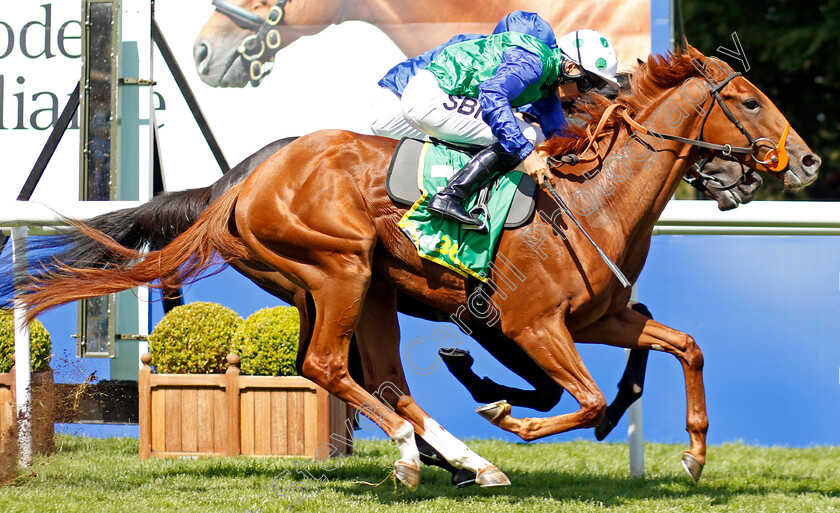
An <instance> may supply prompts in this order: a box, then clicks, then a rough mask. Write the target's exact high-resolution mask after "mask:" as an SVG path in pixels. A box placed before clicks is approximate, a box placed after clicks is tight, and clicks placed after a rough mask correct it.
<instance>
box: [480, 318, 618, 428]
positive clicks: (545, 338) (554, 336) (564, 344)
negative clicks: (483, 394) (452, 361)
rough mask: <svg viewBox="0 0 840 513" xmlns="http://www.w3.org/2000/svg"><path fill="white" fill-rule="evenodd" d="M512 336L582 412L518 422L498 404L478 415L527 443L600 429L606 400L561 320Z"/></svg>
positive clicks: (543, 322)
mask: <svg viewBox="0 0 840 513" xmlns="http://www.w3.org/2000/svg"><path fill="white" fill-rule="evenodd" d="M510 335H511V338H512V339H513V340H514V341H515V342H516V344H517V345H519V347H521V348H522V350H524V351H525V353H527V354H528V356H529V357H530V358H531V359H532V360H533V361H534V362H535V363H536V364H537V365H539V366H540V368H541V369H542V370H543V371H544V372H545V373H546V374H547V375H548V376H550V377H551V378H552V379H553V380H554V381H555V382H556V383H557V384H558V385H560V386H561V387H563V388H564V389H566V390H567V391H568V392H569V393H570V394H572V396H573V397H574V398H575V399H576V400H577V402H578V404H579V405H580V409H578V411H576V412H574V413H567V414H564V415H558V416H555V417H546V418H527V417H526V418H522V419H518V418H515V417H513V416H511V415H510V404H508V403H507V402H506V401H499V402H497V403H493V404H490V405H488V406H485V407H483V408H479V410H477V411H478V412H479V413H480V414H481V415H483V416H484V417H486V418H487V419H489V420H490V422H492V423H493V424H495V425H497V426H499V427H501V428H502V429H504V430H507V431H510V432H512V433H515V434H517V435H519V436H520V437H521V438H522V439H523V440H526V441H531V440H536V439H538V438H542V437H545V436H549V435H554V434H557V433H563V432H566V431H571V430H573V429H580V428H587V427H595V426H596V425H598V423H599V422H600V421H601V419H602V418H603V417H604V411H605V410H606V406H607V401H606V398H605V397H604V394H603V393H601V390H599V389H598V386H597V385H596V384H595V381H594V380H593V379H592V376H590V375H589V371H587V370H586V366H585V365H584V364H583V361H582V360H581V358H580V355H579V354H578V352H577V349H576V348H575V344H574V341H573V339H572V335H571V334H570V333H569V330H568V329H567V328H566V326H565V324H564V323H563V320H562V318H560V316H559V315H548V316H546V317H545V318H543V319H539V320H537V321H535V322H533V323H531V325H530V326H525V327H523V328H522V329H520V330H518V331H517V332H515V333H511V334H510Z"/></svg>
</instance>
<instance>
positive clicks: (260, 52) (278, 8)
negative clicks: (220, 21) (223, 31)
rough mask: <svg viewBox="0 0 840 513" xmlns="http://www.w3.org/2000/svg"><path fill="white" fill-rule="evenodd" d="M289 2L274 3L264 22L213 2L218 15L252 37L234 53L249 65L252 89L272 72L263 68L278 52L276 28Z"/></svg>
mask: <svg viewBox="0 0 840 513" xmlns="http://www.w3.org/2000/svg"><path fill="white" fill-rule="evenodd" d="M287 3H289V0H277V3H275V4H274V5H273V6H272V7H271V9H269V11H268V15H267V16H266V17H265V18H263V17H261V16H259V15H257V14H255V13H253V12H251V11H249V10H247V9H243V8H242V7H238V6H236V5H233V4H231V3H228V2H225V1H224V0H213V1H212V4H213V6H214V7H215V8H216V10H217V11H219V12H220V13H222V14H224V15H225V16H227V17H228V18H230V20H231V21H232V22H234V23H236V24H237V25H238V26H240V27H241V28H244V29H247V30H253V31H254V32H255V33H254V34H251V35H250V36H247V37H246V38H245V39H243V40H242V43H241V44H240V45H239V48H238V49H237V52H238V53H239V55H240V56H241V57H242V59H244V60H245V62H246V63H247V65H248V73H249V75H250V77H251V85H253V86H254V87H256V86H258V85H259V84H260V81H261V80H262V79H263V77H265V76H266V75H268V74H269V73H270V72H271V67H269V66H266V64H268V63H270V62H273V59H274V55H275V54H277V52H278V51H279V50H280V31H279V30H278V29H277V26H278V25H279V24H280V22H282V21H283V15H284V12H283V8H284V7H286V4H287Z"/></svg>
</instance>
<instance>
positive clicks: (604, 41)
mask: <svg viewBox="0 0 840 513" xmlns="http://www.w3.org/2000/svg"><path fill="white" fill-rule="evenodd" d="M601 44H602V45H604V48H609V47H610V42H609V41H607V39H606V38H604V37H602V38H601Z"/></svg>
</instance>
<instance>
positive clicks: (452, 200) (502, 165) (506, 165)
mask: <svg viewBox="0 0 840 513" xmlns="http://www.w3.org/2000/svg"><path fill="white" fill-rule="evenodd" d="M519 162H520V159H519V156H518V155H511V154H510V153H507V152H506V151H504V150H503V149H502V146H501V145H500V144H499V143H496V144H494V145H492V146H488V147H487V148H484V149H483V150H481V151H479V152H478V153H476V154H475V155H473V158H471V159H470V161H469V162H467V165H465V166H464V167H462V168H461V170H460V171H458V172H457V173H455V175H454V176H453V177H452V178H451V179H450V180H449V183H448V184H446V187H444V188H443V189H441V190H440V191H438V193H437V194H435V195H434V196H433V197H432V199H431V201H429V207H428V208H429V210H430V211H432V212H434V213H436V214H438V215H441V216H444V217H449V218H451V219H454V220H456V221H458V222H459V223H462V224H467V225H472V226H480V225H481V221H479V220H478V219H475V218H474V217H472V216H471V215H470V214H469V212H467V209H466V208H464V200H466V199H467V198H469V197H470V196H472V195H473V194H475V193H476V191H478V190H479V189H480V188H481V186H482V185H484V184H485V183H487V182H488V181H490V180H491V179H493V178H494V177H495V176H496V175H499V174H502V173H506V172H508V171H512V170H513V169H514V168H515V167H516V166H517V165H518V164H519Z"/></svg>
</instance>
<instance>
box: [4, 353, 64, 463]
mask: <svg viewBox="0 0 840 513" xmlns="http://www.w3.org/2000/svg"><path fill="white" fill-rule="evenodd" d="M31 383H32V385H31V388H32V449H33V451H34V453H35V454H52V453H53V452H55V426H54V424H53V421H54V417H55V412H54V409H55V398H54V386H53V371H51V370H50V371H47V372H35V373H33V374H32V381H31ZM16 434H17V395H16V393H15V367H14V366H12V369H11V370H10V371H9V372H4V373H0V450H5V449H7V447H6V446H5V445H6V444H8V443H17V436H16Z"/></svg>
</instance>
